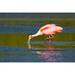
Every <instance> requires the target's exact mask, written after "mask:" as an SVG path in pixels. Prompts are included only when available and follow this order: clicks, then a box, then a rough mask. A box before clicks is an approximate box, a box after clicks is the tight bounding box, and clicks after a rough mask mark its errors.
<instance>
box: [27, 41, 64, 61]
mask: <svg viewBox="0 0 75 75" xmlns="http://www.w3.org/2000/svg"><path fill="white" fill-rule="evenodd" d="M47 46H48V47H47V48H42V49H39V48H32V47H31V44H30V43H28V48H30V49H34V50H36V49H37V50H36V51H34V52H36V54H37V55H38V57H39V58H40V59H41V60H43V61H44V62H45V61H47V62H49V61H51V62H58V61H62V60H63V51H62V49H61V48H55V47H54V46H53V45H52V44H50V41H49V43H48V44H47Z"/></svg>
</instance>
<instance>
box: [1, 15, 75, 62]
mask: <svg viewBox="0 0 75 75" xmlns="http://www.w3.org/2000/svg"><path fill="white" fill-rule="evenodd" d="M0 15H1V18H0V62H75V22H74V21H72V19H71V21H70V22H69V21H68V22H67V21H65V20H64V22H62V21H60V19H59V21H58V20H57V19H54V20H53V21H52V20H49V16H51V18H52V17H53V15H52V14H46V15H44V14H43V15H41V16H39V14H37V15H38V16H39V17H37V16H36V14H34V15H31V14H30V15H28V17H27V15H25V14H10V15H9V14H4V15H3V14H0ZM23 15H24V16H23ZM54 15H56V16H57V18H61V19H65V18H63V15H61V14H59V17H58V15H57V14H54ZM2 16H3V17H2ZM64 16H66V15H64ZM31 17H32V18H31ZM41 17H42V18H41ZM67 17H68V18H72V17H73V18H74V15H73V16H69V15H67V16H66V18H67ZM15 18H16V19H15ZM20 18H21V19H20ZM40 18H41V19H42V20H43V19H48V20H49V21H50V22H53V23H57V24H60V25H61V26H62V27H63V28H64V30H63V32H62V33H60V34H57V35H55V38H54V39H53V41H52V42H49V41H48V40H47V39H46V38H47V36H39V37H36V38H34V39H32V40H31V43H30V44H28V43H27V40H28V35H29V34H34V33H36V32H37V31H38V29H39V28H40V27H41V26H43V25H44V24H43V23H46V21H47V20H46V21H45V20H43V21H41V19H40ZM68 18H67V19H68ZM31 19H33V20H31ZM38 19H39V21H40V22H39V21H38ZM52 19H53V18H52ZM10 20H11V21H10Z"/></svg>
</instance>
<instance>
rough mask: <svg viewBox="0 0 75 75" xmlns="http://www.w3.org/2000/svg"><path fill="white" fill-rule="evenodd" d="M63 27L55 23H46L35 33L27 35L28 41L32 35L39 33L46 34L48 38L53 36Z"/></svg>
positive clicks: (35, 35)
mask: <svg viewBox="0 0 75 75" xmlns="http://www.w3.org/2000/svg"><path fill="white" fill-rule="evenodd" d="M62 30H63V28H62V27H60V26H56V25H55V24H46V25H45V26H43V27H41V28H40V29H39V30H38V32H37V33H36V34H33V35H29V38H28V42H30V40H31V39H32V38H34V37H37V36H39V35H48V36H49V39H50V38H51V37H53V36H54V35H55V34H56V33H60V32H62Z"/></svg>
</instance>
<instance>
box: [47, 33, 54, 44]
mask: <svg viewBox="0 0 75 75" xmlns="http://www.w3.org/2000/svg"><path fill="white" fill-rule="evenodd" d="M53 38H54V35H53V34H52V35H49V36H48V38H47V39H48V41H49V43H50V44H52V40H53Z"/></svg>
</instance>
